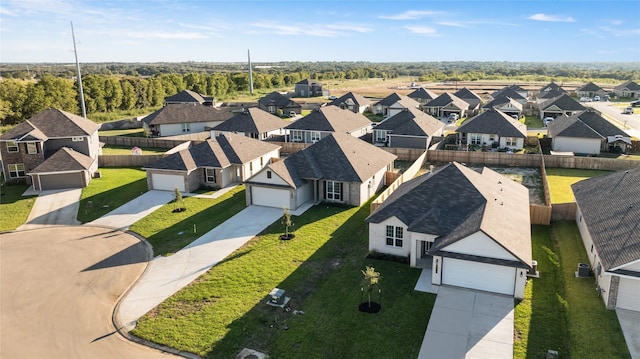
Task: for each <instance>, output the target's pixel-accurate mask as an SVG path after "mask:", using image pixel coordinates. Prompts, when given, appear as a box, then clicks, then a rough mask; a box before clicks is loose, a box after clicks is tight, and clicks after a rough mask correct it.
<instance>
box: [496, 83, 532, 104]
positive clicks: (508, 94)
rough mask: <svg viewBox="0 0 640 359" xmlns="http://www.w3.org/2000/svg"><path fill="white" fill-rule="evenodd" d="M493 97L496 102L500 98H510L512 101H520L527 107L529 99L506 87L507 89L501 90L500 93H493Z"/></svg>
mask: <svg viewBox="0 0 640 359" xmlns="http://www.w3.org/2000/svg"><path fill="white" fill-rule="evenodd" d="M525 92H526V91H525ZM491 97H492V98H493V99H494V100H495V99H499V98H505V97H508V98H510V99H512V100H516V101H518V102H519V103H521V104H522V105H526V104H527V97H526V96H522V94H521V93H520V92H518V91H516V90H515V89H514V88H512V87H505V88H503V89H501V90H499V91H496V92H494V93H493V95H491Z"/></svg>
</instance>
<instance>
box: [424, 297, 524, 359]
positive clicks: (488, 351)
mask: <svg viewBox="0 0 640 359" xmlns="http://www.w3.org/2000/svg"><path fill="white" fill-rule="evenodd" d="M418 358H420V359H431V358H433V359H439V358H451V359H456V358H467V359H490V358H491V359H496V358H508V359H511V358H513V298H511V297H509V296H505V295H499V294H492V293H487V292H480V291H474V290H470V289H464V288H453V287H447V286H441V287H440V288H439V291H438V296H437V298H436V302H435V304H434V306H433V311H432V312H431V318H430V319H429V324H428V326H427V332H426V333H425V337H424V340H423V341H422V346H421V348H420V354H419V356H418Z"/></svg>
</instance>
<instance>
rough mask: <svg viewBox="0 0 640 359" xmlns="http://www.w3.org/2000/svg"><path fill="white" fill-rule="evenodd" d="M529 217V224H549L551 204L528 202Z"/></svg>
mask: <svg viewBox="0 0 640 359" xmlns="http://www.w3.org/2000/svg"><path fill="white" fill-rule="evenodd" d="M529 218H530V219H531V224H543V225H547V226H548V225H549V224H550V223H551V206H547V205H542V204H529Z"/></svg>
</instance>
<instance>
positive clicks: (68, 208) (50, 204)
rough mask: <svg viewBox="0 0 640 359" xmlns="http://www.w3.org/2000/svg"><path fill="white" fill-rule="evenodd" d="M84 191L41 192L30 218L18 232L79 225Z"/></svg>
mask: <svg viewBox="0 0 640 359" xmlns="http://www.w3.org/2000/svg"><path fill="white" fill-rule="evenodd" d="M81 194H82V189H80V188H73V189H59V190H49V191H41V192H40V193H39V195H38V198H36V201H35V203H34V205H33V208H32V209H31V212H30V213H29V218H27V221H26V222H25V224H23V225H22V226H20V227H18V228H17V230H25V229H34V228H40V227H43V226H51V225H65V226H68V225H77V224H80V222H78V221H77V219H76V217H77V214H78V208H79V207H80V202H79V201H80V195H81Z"/></svg>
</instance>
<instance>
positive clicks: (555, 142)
mask: <svg viewBox="0 0 640 359" xmlns="http://www.w3.org/2000/svg"><path fill="white" fill-rule="evenodd" d="M600 143H601V142H600V140H599V139H597V138H575V137H564V136H556V137H554V138H553V139H552V143H551V148H552V149H553V150H554V151H558V152H573V153H584V154H590V155H597V154H599V153H600Z"/></svg>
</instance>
